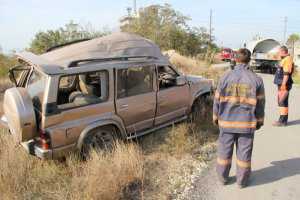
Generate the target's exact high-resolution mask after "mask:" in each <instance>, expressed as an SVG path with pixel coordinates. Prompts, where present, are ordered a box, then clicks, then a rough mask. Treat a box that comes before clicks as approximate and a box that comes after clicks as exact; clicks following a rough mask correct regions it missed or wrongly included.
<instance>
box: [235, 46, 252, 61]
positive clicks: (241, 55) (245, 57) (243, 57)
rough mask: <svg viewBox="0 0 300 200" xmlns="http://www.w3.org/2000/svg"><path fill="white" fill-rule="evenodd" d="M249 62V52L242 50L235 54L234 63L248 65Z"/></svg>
mask: <svg viewBox="0 0 300 200" xmlns="http://www.w3.org/2000/svg"><path fill="white" fill-rule="evenodd" d="M250 60H251V52H250V51H249V50H248V49H245V48H242V49H239V50H238V52H237V58H236V61H237V62H238V63H242V64H248V63H249V62H250Z"/></svg>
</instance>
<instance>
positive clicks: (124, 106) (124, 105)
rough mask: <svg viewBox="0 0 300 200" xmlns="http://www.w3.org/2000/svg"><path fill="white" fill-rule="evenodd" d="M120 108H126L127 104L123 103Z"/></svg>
mask: <svg viewBox="0 0 300 200" xmlns="http://www.w3.org/2000/svg"><path fill="white" fill-rule="evenodd" d="M120 108H121V109H125V108H128V104H123V105H121V106H120Z"/></svg>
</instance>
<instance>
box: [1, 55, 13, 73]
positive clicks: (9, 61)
mask: <svg viewBox="0 0 300 200" xmlns="http://www.w3.org/2000/svg"><path fill="white" fill-rule="evenodd" d="M16 64H17V60H16V59H15V58H14V57H11V56H6V55H4V54H1V53H0V77H5V76H6V75H7V73H8V70H9V68H10V67H12V66H14V65H16Z"/></svg>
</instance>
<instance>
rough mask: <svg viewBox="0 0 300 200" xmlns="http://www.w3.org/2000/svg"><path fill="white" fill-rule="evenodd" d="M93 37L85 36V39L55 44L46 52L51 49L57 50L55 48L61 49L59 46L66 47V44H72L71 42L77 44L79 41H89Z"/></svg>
mask: <svg viewBox="0 0 300 200" xmlns="http://www.w3.org/2000/svg"><path fill="white" fill-rule="evenodd" d="M91 39H92V38H84V39H79V40H73V41H71V42H67V43H63V44H59V45H55V46H52V47H50V48H48V49H47V50H46V52H50V51H53V50H55V49H59V48H61V47H64V46H68V45H71V44H76V43H79V42H84V41H88V40H91Z"/></svg>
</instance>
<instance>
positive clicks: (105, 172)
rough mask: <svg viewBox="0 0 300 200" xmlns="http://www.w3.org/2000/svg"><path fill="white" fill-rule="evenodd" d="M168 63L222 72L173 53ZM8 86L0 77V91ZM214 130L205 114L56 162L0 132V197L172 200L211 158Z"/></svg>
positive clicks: (191, 69)
mask: <svg viewBox="0 0 300 200" xmlns="http://www.w3.org/2000/svg"><path fill="white" fill-rule="evenodd" d="M174 53H175V52H174ZM171 62H172V63H173V64H174V65H176V66H177V68H179V69H180V70H181V71H182V72H184V73H185V74H194V75H204V76H206V77H209V78H214V79H218V77H219V75H220V74H221V73H222V72H219V71H215V70H212V69H211V68H210V67H209V66H208V65H207V64H205V62H202V61H199V60H197V59H193V58H186V57H183V56H180V55H179V54H177V53H175V54H173V55H171ZM9 86H10V84H9V82H8V81H7V80H1V79H0V90H1V89H6V88H7V87H9ZM207 112H208V111H207ZM216 132H217V130H216V128H215V127H213V126H212V125H211V119H210V118H209V117H208V118H207V119H206V120H204V119H198V120H196V121H194V122H193V123H188V122H186V123H181V124H178V125H174V126H173V127H169V128H166V129H163V130H160V131H157V132H155V133H153V134H150V135H148V136H145V137H143V138H141V139H139V140H138V145H136V144H132V143H130V144H117V145H116V149H115V150H114V151H113V152H112V153H109V154H103V153H96V152H93V155H92V157H91V159H90V160H87V161H86V162H81V161H80V160H79V159H77V158H76V157H75V156H73V157H70V158H67V161H66V162H63V163H59V162H54V161H41V160H39V159H37V158H34V157H32V156H29V155H27V153H25V152H24V151H23V149H22V148H21V147H19V146H16V145H15V144H14V143H13V141H12V140H11V137H10V135H8V134H7V132H6V131H3V130H0V199H1V200H2V199H3V200H7V199H9V200H10V199H57V200H62V199H67V200H68V199H70V200H71V199H72V200H73V199H75V200H77V199H88V200H89V199H101V200H102V199H103V200H107V199H108V200H110V199H146V200H148V199H149V200H152V199H162V200H163V199H174V198H176V197H178V196H180V195H183V194H184V190H185V188H188V187H189V185H190V184H191V182H192V181H193V177H195V176H196V175H198V174H199V173H200V172H201V170H202V168H203V166H205V163H206V162H207V161H209V160H211V159H212V157H211V156H212V155H213V153H214V151H215V140H216V136H217V135H216V134H215V133H216Z"/></svg>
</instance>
